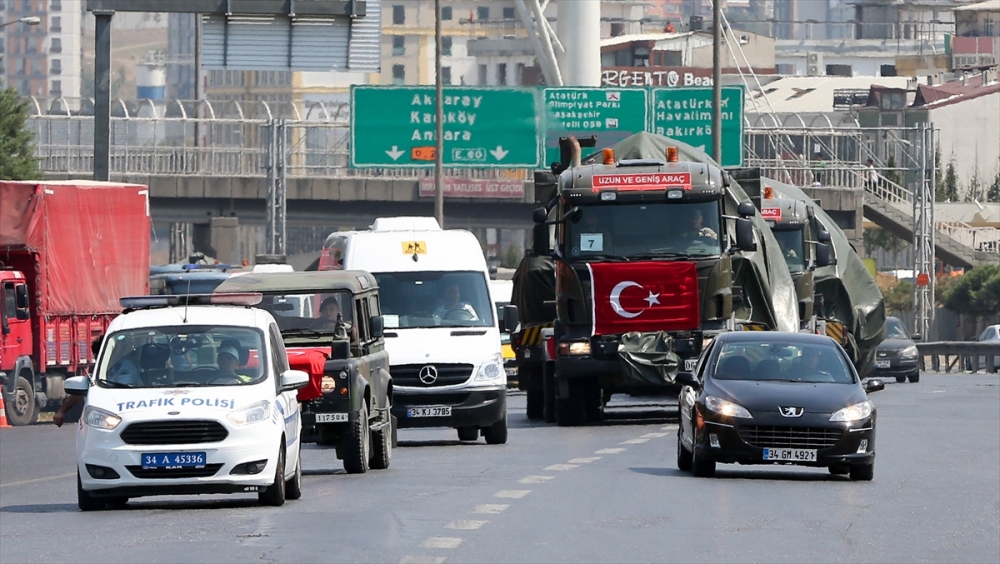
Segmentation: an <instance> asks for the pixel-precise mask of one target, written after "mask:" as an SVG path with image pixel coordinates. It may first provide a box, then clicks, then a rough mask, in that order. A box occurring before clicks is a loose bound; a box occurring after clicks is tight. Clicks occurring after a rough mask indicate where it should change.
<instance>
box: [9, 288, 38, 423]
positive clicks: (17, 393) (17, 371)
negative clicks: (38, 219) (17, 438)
mask: <svg viewBox="0 0 1000 564" xmlns="http://www.w3.org/2000/svg"><path fill="white" fill-rule="evenodd" d="M29 306H30V303H29V299H28V283H27V281H26V280H25V278H24V274H23V273H21V272H20V271H17V270H0V383H2V384H3V390H4V401H5V403H6V406H5V407H6V410H7V413H8V414H9V415H8V417H10V418H11V419H13V420H15V422H17V424H20V425H26V424H29V423H34V422H35V420H36V419H37V418H38V410H36V409H35V405H34V403H35V399H34V397H35V396H34V389H33V387H32V384H31V380H30V379H29V378H28V375H30V373H31V371H32V363H31V353H32V348H33V347H34V339H33V338H32V333H31V313H30V311H29V309H28V308H29Z"/></svg>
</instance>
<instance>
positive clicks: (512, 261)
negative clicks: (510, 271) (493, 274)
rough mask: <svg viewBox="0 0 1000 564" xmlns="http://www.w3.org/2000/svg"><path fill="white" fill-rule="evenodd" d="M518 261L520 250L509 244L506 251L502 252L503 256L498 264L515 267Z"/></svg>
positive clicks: (519, 259) (519, 260)
mask: <svg viewBox="0 0 1000 564" xmlns="http://www.w3.org/2000/svg"><path fill="white" fill-rule="evenodd" d="M520 263H521V251H520V250H518V248H517V247H515V246H514V245H509V246H508V247H507V252H505V253H504V254H503V258H502V259H501V260H500V266H502V267H504V268H517V265H518V264H520Z"/></svg>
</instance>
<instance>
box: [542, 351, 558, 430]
mask: <svg viewBox="0 0 1000 564" xmlns="http://www.w3.org/2000/svg"><path fill="white" fill-rule="evenodd" d="M548 364H549V363H545V367H543V368H542V397H543V398H544V402H545V403H544V405H543V407H542V413H543V415H544V416H545V422H546V423H555V422H556V378H555V370H553V369H552V368H551V367H549V366H548Z"/></svg>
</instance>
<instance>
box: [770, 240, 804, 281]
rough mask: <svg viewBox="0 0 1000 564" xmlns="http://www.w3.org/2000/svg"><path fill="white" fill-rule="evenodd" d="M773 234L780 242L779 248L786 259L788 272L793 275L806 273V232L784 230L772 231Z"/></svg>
mask: <svg viewBox="0 0 1000 564" xmlns="http://www.w3.org/2000/svg"><path fill="white" fill-rule="evenodd" d="M771 233H772V234H773V235H774V238H775V239H777V240H778V247H780V248H781V254H782V255H783V256H784V257H785V264H787V265H788V271H789V272H791V273H792V274H796V273H799V272H804V271H805V269H806V261H805V242H804V241H803V235H804V234H805V231H803V230H802V229H783V230H772V231H771Z"/></svg>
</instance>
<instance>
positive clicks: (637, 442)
mask: <svg viewBox="0 0 1000 564" xmlns="http://www.w3.org/2000/svg"><path fill="white" fill-rule="evenodd" d="M647 441H649V439H629V440H627V441H622V442H620V443H618V444H620V445H641V444H642V443H645V442H647Z"/></svg>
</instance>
